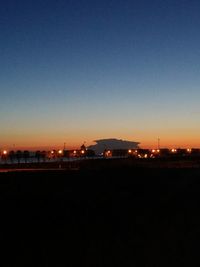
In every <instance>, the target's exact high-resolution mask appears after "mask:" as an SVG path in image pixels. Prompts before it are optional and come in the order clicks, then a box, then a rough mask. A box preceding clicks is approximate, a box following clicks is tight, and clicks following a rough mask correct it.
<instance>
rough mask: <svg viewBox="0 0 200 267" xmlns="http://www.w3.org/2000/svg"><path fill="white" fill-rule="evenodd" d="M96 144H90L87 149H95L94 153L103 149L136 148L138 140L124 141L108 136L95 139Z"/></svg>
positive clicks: (101, 151)
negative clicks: (107, 137)
mask: <svg viewBox="0 0 200 267" xmlns="http://www.w3.org/2000/svg"><path fill="white" fill-rule="evenodd" d="M95 142H96V143H97V144H96V145H91V146H89V147H88V149H92V150H94V151H95V153H96V155H99V154H101V153H103V152H104V151H105V150H128V149H137V148H138V145H139V144H140V143H139V142H133V141H126V140H121V139H115V138H109V139H100V140H95Z"/></svg>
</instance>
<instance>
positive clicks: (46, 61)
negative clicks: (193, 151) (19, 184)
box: [0, 0, 200, 149]
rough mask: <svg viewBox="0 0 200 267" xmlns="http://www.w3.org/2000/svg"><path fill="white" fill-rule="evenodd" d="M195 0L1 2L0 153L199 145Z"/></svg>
mask: <svg viewBox="0 0 200 267" xmlns="http://www.w3.org/2000/svg"><path fill="white" fill-rule="evenodd" d="M199 14H200V1H199V0H165V1H163V0H151V1H149V0H146V1H145V0H140V1H134V0H98V1H97V0H82V1H81V0H76V1H74V0H54V1H51V0H42V1H41V0H20V1H17V0H2V1H1V3H0V20H1V23H0V88H1V89H0V92H1V94H0V123H1V124H0V125H1V127H0V149H2V148H8V149H11V148H15V149H17V148H44V147H45V148H53V147H63V144H64V143H66V147H67V148H71V147H79V146H80V145H81V144H82V143H83V142H84V141H85V142H86V145H90V144H92V141H93V140H95V139H101V138H120V139H127V140H131V141H139V142H141V147H156V146H157V139H158V137H159V138H160V145H161V147H200V103H199V102H200V16H199Z"/></svg>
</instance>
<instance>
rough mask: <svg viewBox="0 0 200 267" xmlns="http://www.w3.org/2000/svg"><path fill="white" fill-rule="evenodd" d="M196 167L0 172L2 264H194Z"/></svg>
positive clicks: (199, 226) (199, 189) (199, 215)
mask: <svg viewBox="0 0 200 267" xmlns="http://www.w3.org/2000/svg"><path fill="white" fill-rule="evenodd" d="M199 178H200V169H199V168H196V169H181V168H180V169H173V168H171V169H165V168H164V169H156V168H154V169H147V168H141V167H138V168H136V167H134V168H133V167H132V166H129V167H126V168H124V167H123V166H121V167H120V168H115V169H109V168H106V167H105V168H104V167H102V169H101V170H95V169H94V170H87V169H85V170H84V169H83V170H81V171H52V172H50V171H43V172H40V171H38V172H18V173H1V174H0V207H1V230H0V231H1V232H0V236H1V244H2V249H1V266H176V267H177V266H199V265H200V259H199V255H198V254H199V249H198V245H199V238H200V211H199V206H200V194H199V193H200V179H199Z"/></svg>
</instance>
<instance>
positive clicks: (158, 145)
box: [158, 137, 160, 149]
mask: <svg viewBox="0 0 200 267" xmlns="http://www.w3.org/2000/svg"><path fill="white" fill-rule="evenodd" d="M158 149H160V138H159V137H158Z"/></svg>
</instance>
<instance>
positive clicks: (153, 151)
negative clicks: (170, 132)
mask: <svg viewBox="0 0 200 267" xmlns="http://www.w3.org/2000/svg"><path fill="white" fill-rule="evenodd" d="M151 152H152V153H160V149H152V150H151Z"/></svg>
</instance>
